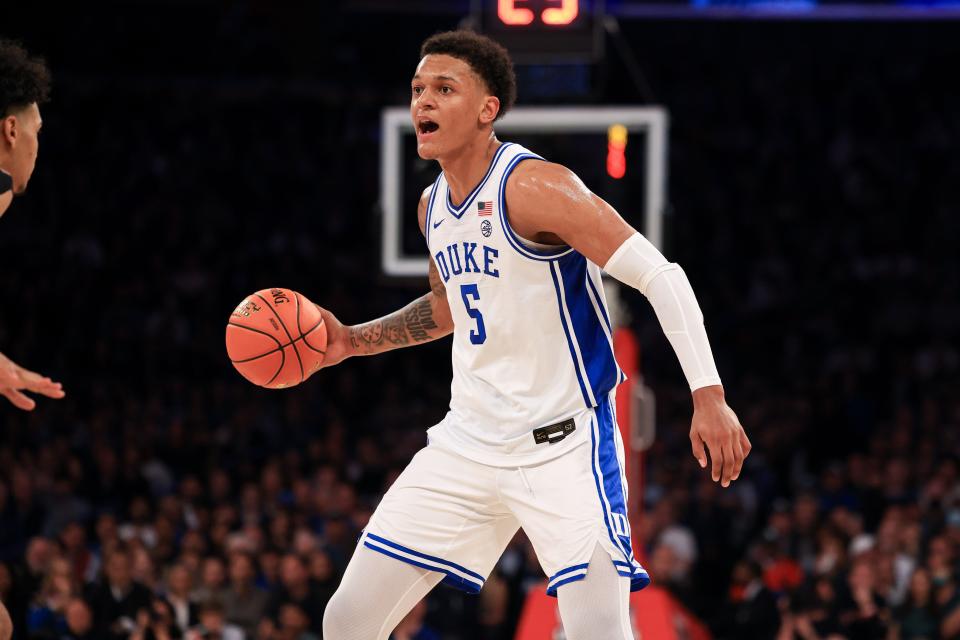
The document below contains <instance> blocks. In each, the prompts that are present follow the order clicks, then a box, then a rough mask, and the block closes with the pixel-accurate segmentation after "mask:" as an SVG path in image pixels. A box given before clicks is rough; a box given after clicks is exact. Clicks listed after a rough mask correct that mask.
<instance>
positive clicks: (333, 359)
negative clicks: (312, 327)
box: [317, 305, 353, 369]
mask: <svg viewBox="0 0 960 640" xmlns="http://www.w3.org/2000/svg"><path fill="white" fill-rule="evenodd" d="M317 309H319V310H320V315H321V316H323V323H324V324H325V325H326V326H327V353H326V354H325V355H324V356H323V363H322V364H321V365H320V369H323V368H326V367H332V366H333V365H335V364H340V363H341V362H343V361H344V360H346V359H347V358H349V357H350V356H352V355H353V349H352V348H351V345H350V329H349V328H348V327H346V326H344V325H343V324H342V323H341V322H340V321H339V320H337V317H336V316H335V315H333V314H332V313H330V312H329V311H327V310H326V309H324V308H323V307H321V306H319V305H317Z"/></svg>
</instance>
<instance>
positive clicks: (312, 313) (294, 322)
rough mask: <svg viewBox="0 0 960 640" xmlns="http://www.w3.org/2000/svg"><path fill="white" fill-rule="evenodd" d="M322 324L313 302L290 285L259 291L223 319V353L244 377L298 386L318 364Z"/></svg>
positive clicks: (324, 343) (271, 384)
mask: <svg viewBox="0 0 960 640" xmlns="http://www.w3.org/2000/svg"><path fill="white" fill-rule="evenodd" d="M326 349H327V327H326V325H325V324H323V317H322V316H321V315H320V310H319V308H318V307H317V305H315V304H313V303H312V302H310V301H309V300H307V299H306V298H305V297H304V296H302V295H300V294H299V293H297V292H296V291H291V290H290V289H263V290H261V291H257V292H256V293H254V294H253V295H250V296H247V298H246V299H245V300H244V301H243V302H241V303H240V304H239V305H238V306H237V308H236V309H235V310H234V312H233V313H232V314H231V315H230V321H229V322H228V323H227V355H228V356H229V357H230V362H232V363H233V366H234V367H235V368H236V370H237V371H239V372H240V375H242V376H243V377H244V378H246V379H247V380H249V381H250V382H252V383H253V384H256V385H259V386H261V387H267V388H268V389H283V388H285V387H292V386H295V385H298V384H300V383H301V382H303V381H304V380H306V379H307V378H309V377H310V375H311V374H312V373H313V372H314V371H316V370H317V369H319V368H320V365H321V364H322V363H323V355H324V352H325V351H326Z"/></svg>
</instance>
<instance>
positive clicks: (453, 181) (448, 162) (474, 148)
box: [440, 131, 503, 204]
mask: <svg viewBox="0 0 960 640" xmlns="http://www.w3.org/2000/svg"><path fill="white" fill-rule="evenodd" d="M501 144H503V143H502V142H500V141H499V140H497V136H496V135H494V133H493V131H491V132H490V135H489V136H488V137H483V138H478V139H477V140H476V141H474V142H471V143H470V144H468V145H466V146H464V147H462V148H461V149H460V150H459V151H458V152H457V154H456V155H455V156H451V157H449V158H444V159H442V160H441V161H440V168H441V169H443V176H444V178H446V180H447V184H448V185H449V187H450V199H451V200H453V202H454V203H455V204H459V203H462V202H463V201H464V200H465V199H466V197H467V196H468V195H470V192H471V191H473V188H474V187H476V186H477V185H478V184H480V181H481V180H483V176H484V175H486V173H487V169H489V168H490V161H491V160H493V156H494V155H495V154H496V152H497V149H498V148H499V147H500V145H501Z"/></svg>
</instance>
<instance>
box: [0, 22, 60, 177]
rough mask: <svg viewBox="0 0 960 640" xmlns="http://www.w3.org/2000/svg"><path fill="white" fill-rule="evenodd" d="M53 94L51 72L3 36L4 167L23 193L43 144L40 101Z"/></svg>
mask: <svg viewBox="0 0 960 640" xmlns="http://www.w3.org/2000/svg"><path fill="white" fill-rule="evenodd" d="M49 94H50V72H49V71H48V70H47V66H46V64H45V63H44V61H43V60H42V59H41V58H32V57H30V56H29V55H28V54H27V52H26V51H25V50H24V49H23V47H21V46H20V45H19V44H17V43H15V42H11V41H9V40H0V169H3V170H4V171H6V172H7V173H9V174H10V177H11V178H12V179H13V192H14V193H23V192H24V191H25V190H26V188H27V183H28V182H29V181H30V176H31V175H32V174H33V167H34V166H35V165H36V162H37V150H38V148H39V139H38V136H39V134H40V127H41V125H42V124H43V123H42V121H41V119H40V105H41V104H43V103H44V102H46V101H47V98H48V97H49Z"/></svg>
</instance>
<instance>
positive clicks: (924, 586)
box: [895, 568, 940, 640]
mask: <svg viewBox="0 0 960 640" xmlns="http://www.w3.org/2000/svg"><path fill="white" fill-rule="evenodd" d="M939 627H940V624H939V616H938V615H937V608H936V605H935V603H934V599H933V585H932V584H931V582H930V574H929V573H927V570H926V569H923V568H919V569H917V570H915V571H914V572H913V577H911V578H910V592H909V595H908V597H907V602H906V603H905V604H904V605H903V606H902V607H901V608H900V609H899V610H898V611H897V612H896V634H895V636H896V639H897V640H924V639H926V638H936V637H937V635H938V633H939Z"/></svg>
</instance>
